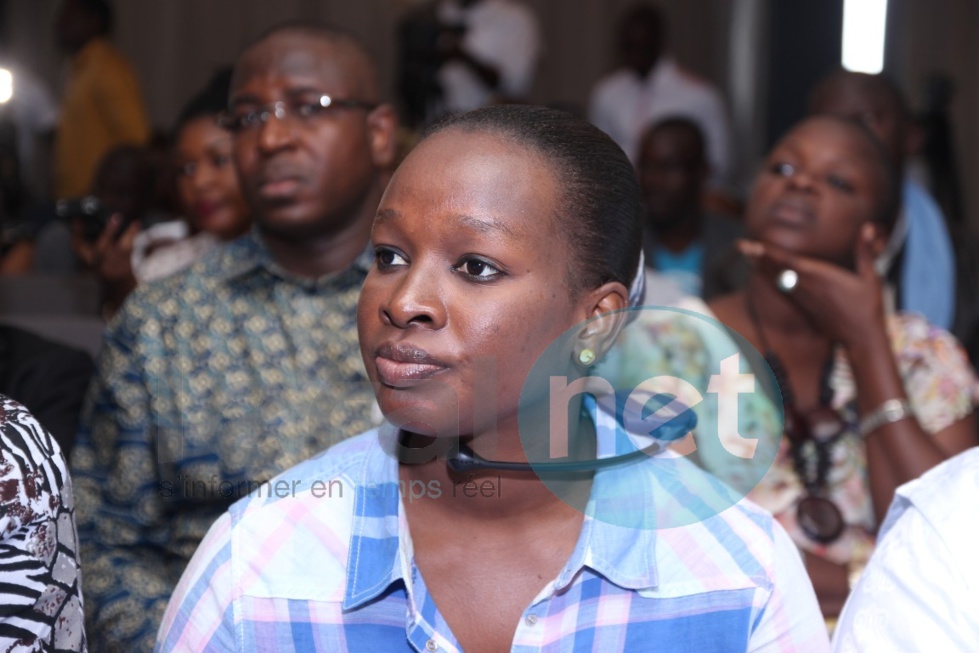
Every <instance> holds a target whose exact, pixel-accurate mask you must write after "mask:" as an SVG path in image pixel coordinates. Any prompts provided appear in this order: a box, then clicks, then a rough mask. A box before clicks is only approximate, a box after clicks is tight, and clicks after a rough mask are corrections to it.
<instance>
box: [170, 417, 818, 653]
mask: <svg viewBox="0 0 979 653" xmlns="http://www.w3.org/2000/svg"><path fill="white" fill-rule="evenodd" d="M394 438H396V433H395V429H393V428H392V427H390V426H385V427H383V428H382V429H381V430H380V431H377V430H374V431H370V432H368V433H365V434H363V435H361V436H359V437H357V438H354V439H352V440H349V441H346V442H344V443H341V444H339V445H337V446H335V447H334V448H333V449H331V450H330V451H328V452H326V453H325V454H323V455H321V456H318V457H316V458H314V459H312V460H310V461H307V462H306V463H303V464H302V465H299V466H298V467H296V468H295V469H292V470H289V471H288V472H286V473H285V474H283V475H282V476H281V477H279V478H278V479H277V480H276V481H275V482H274V483H271V484H269V485H268V486H266V487H264V488H262V489H260V490H258V491H256V493H255V494H253V495H252V496H250V497H248V498H247V499H244V500H242V501H241V502H239V503H237V504H235V505H234V506H232V508H231V510H230V511H229V512H228V513H227V514H225V515H224V516H223V517H222V518H221V519H220V520H218V522H216V523H215V525H214V527H213V528H212V529H211V531H210V533H209V534H208V536H207V538H205V540H204V542H203V543H202V544H201V547H200V548H199V549H198V551H197V553H196V554H195V556H194V559H193V560H192V561H191V564H190V565H189V567H188V568H187V570H186V572H185V573H184V576H183V578H182V579H181V581H180V584H179V585H178V586H177V589H176V591H175V593H174V596H173V599H172V601H171V603H170V606H169V607H168V610H167V614H166V615H165V617H164V620H163V624H162V626H161V630H160V637H159V645H158V646H159V650H161V651H265V650H275V651H313V650H320V651H385V652H393V651H406V652H407V651H417V652H422V651H429V652H431V651H446V652H455V651H459V650H460V647H459V644H458V642H457V640H456V639H455V637H454V635H453V633H452V631H451V628H450V626H449V624H447V623H446V622H445V620H444V618H443V617H442V615H441V613H440V612H439V609H438V606H436V604H435V602H434V600H433V598H432V596H431V594H429V592H428V589H427V588H426V585H425V579H424V578H423V577H422V576H421V574H420V573H419V571H418V568H417V566H416V565H415V561H414V554H413V549H412V540H411V536H410V533H409V530H408V524H407V521H406V517H405V512H404V504H403V500H404V499H407V497H404V496H403V495H404V490H403V488H399V483H398V464H397V462H396V461H395V459H394V458H393V457H392V456H391V455H389V454H388V453H387V452H388V451H391V449H390V447H391V444H392V442H393V441H394ZM661 455H663V456H670V455H671V454H669V453H667V454H661ZM691 467H692V466H691ZM663 469H664V466H662V465H660V464H659V461H658V460H657V459H653V460H648V459H647V460H642V461H641V462H637V463H633V464H628V465H623V466H621V467H615V468H610V469H607V470H604V471H600V472H598V473H597V474H596V476H595V478H594V482H593V485H592V492H591V496H590V499H589V503H588V507H587V509H586V511H585V519H584V522H583V526H582V530H581V533H580V535H579V539H578V543H577V545H576V548H575V550H574V553H573V554H572V555H571V557H570V559H569V560H568V561H567V563H566V564H565V565H564V567H563V568H562V571H561V572H560V573H559V574H558V576H557V577H556V578H554V579H552V580H551V581H550V582H548V583H546V585H544V587H543V588H542V590H541V592H540V593H539V594H538V596H537V597H536V598H535V599H534V600H533V602H532V603H531V604H530V605H528V606H527V607H526V609H525V610H524V612H523V615H522V617H521V620H520V622H519V623H518V624H517V627H516V631H515V633H514V637H513V642H512V647H511V651H514V652H521V653H529V652H531V651H554V652H557V651H567V652H571V651H602V652H603V653H604V652H608V651H612V652H614V651H645V650H652V649H653V648H655V649H656V650H663V651H681V652H682V651H691V652H694V651H697V652H700V651H712V652H722V653H723V652H725V651H771V652H783V651H806V652H807V653H809V652H819V651H826V650H828V647H829V644H828V640H827V634H826V630H825V626H824V625H823V621H822V617H821V616H820V613H819V608H818V605H817V603H816V599H815V596H814V594H813V590H812V586H811V585H810V582H809V579H808V576H807V575H806V571H805V569H804V567H803V565H802V563H801V560H800V557H799V554H798V552H797V550H796V549H795V547H794V545H793V544H792V543H791V541H790V540H789V538H788V536H787V535H786V534H785V532H784V531H783V530H782V529H781V528H780V527H779V526H778V524H776V523H774V522H773V520H772V518H771V517H770V516H769V515H768V514H767V513H765V512H763V511H761V510H760V509H758V508H756V507H754V506H752V505H750V504H748V503H741V504H738V505H737V506H735V507H733V508H730V509H729V510H726V511H724V512H722V513H721V514H720V515H715V516H713V517H709V518H707V519H704V520H702V521H696V522H694V523H691V524H689V525H686V526H678V527H675V528H669V529H656V528H653V527H652V526H653V524H652V521H651V520H652V519H655V518H658V517H656V516H655V515H654V513H656V512H657V511H662V510H663V509H664V507H668V506H671V505H672V506H674V507H675V504H676V503H677V502H678V501H696V500H697V497H690V496H688V495H685V494H684V489H683V488H682V487H680V485H682V484H674V483H671V482H670V479H664V478H663V477H661V473H660V472H661V470H663ZM503 482H505V479H503V480H502V481H500V483H503ZM442 491H450V490H449V489H448V488H432V487H428V488H426V492H427V493H428V496H429V497H431V498H437V496H436V494H437V493H439V492H442ZM656 496H659V497H660V498H662V500H661V501H660V500H654V499H653V497H656ZM654 505H655V506H656V507H655V509H654V508H653V506H654ZM487 609H490V607H489V606H487Z"/></svg>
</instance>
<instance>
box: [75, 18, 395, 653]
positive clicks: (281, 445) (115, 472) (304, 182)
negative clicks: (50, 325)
mask: <svg viewBox="0 0 979 653" xmlns="http://www.w3.org/2000/svg"><path fill="white" fill-rule="evenodd" d="M221 122H222V125H224V126H225V127H226V128H227V129H228V130H229V132H230V133H231V141H232V148H231V150H232V158H233V160H234V167H235V170H236V171H237V173H238V179H239V182H240V188H241V192H242V194H243V195H244V196H245V198H246V200H247V202H248V205H249V206H250V207H251V209H252V215H253V216H254V219H255V223H256V228H255V229H253V230H250V231H248V232H247V233H245V234H244V235H243V236H242V237H240V238H237V239H235V240H233V241H231V242H229V243H227V244H225V245H223V246H221V247H217V248H214V249H212V250H211V251H209V252H208V253H207V254H206V255H204V257H203V258H202V259H201V260H199V261H197V262H196V263H194V264H193V265H191V266H190V267H188V268H185V269H184V270H181V271H180V272H177V273H175V274H172V275H170V276H168V277H165V278H163V279H159V280H157V281H155V282H152V283H146V284H141V285H140V286H139V287H138V288H137V289H136V291H135V292H134V293H133V294H132V295H131V296H130V297H129V299H128V300H127V301H126V303H125V305H124V306H123V307H122V310H121V311H120V312H119V314H118V315H117V316H116V318H115V319H114V320H112V321H111V322H110V323H109V324H108V326H107V329H106V335H105V341H104V344H103V348H102V352H101V355H100V357H99V361H98V365H97V371H96V375H95V377H94V380H93V382H92V385H91V386H90V389H89V394H88V398H87V401H86V404H85V409H84V410H83V414H82V426H81V428H80V429H79V432H78V440H77V443H76V447H75V453H74V455H73V457H72V476H73V479H74V481H75V488H76V490H75V493H76V497H77V499H78V511H79V512H78V514H79V524H78V525H79V535H80V537H81V542H82V548H83V551H84V552H85V553H84V559H85V564H86V565H87V567H86V570H87V571H88V576H87V578H88V579H91V580H90V581H89V582H88V584H87V585H86V590H85V591H86V597H85V598H86V614H87V620H88V621H87V623H88V631H89V636H90V639H91V641H93V642H98V643H99V645H100V646H102V647H103V648H104V649H106V650H120V651H127V652H134V651H149V650H152V648H153V644H154V637H155V632H156V629H157V626H158V624H159V621H160V619H161V617H162V615H163V611H164V609H165V607H166V602H167V600H168V598H169V597H170V594H171V592H172V591H173V587H174V585H175V584H176V582H177V579H178V578H179V576H180V574H181V572H182V571H183V569H184V567H185V566H186V564H187V562H188V561H189V560H190V557H191V555H192V554H193V553H194V551H195V549H196V548H197V545H198V544H199V542H200V540H201V538H203V536H204V534H205V533H206V532H207V529H208V528H209V527H210V525H211V523H212V522H213V521H214V520H215V519H216V518H217V517H218V516H219V515H220V514H221V513H222V512H223V511H224V510H225V509H226V508H227V507H228V506H229V505H230V504H231V503H232V502H233V501H234V500H235V499H237V498H239V497H241V496H244V495H245V494H246V493H247V492H249V491H250V490H251V489H253V488H254V487H256V486H257V485H259V484H261V483H263V482H265V481H267V480H268V479H270V478H272V477H273V476H274V475H275V474H277V473H279V472H281V471H282V470H284V469H286V468H288V467H290V466H292V465H294V464H296V463H297V462H299V461H301V460H303V459H305V458H307V457H309V456H312V455H313V454H315V453H317V452H319V451H321V450H322V449H324V448H326V447H327V446H329V445H330V444H332V443H333V442H335V441H338V440H339V439H342V438H344V437H346V436H347V435H354V434H356V433H357V432H359V431H361V430H364V429H366V428H369V427H370V425H371V424H373V423H374V418H372V414H373V412H374V406H375V403H374V399H373V391H372V389H371V386H370V384H369V382H368V377H367V374H366V372H365V370H364V364H363V361H362V359H361V356H360V349H359V345H358V341H357V329H356V310H355V309H356V305H357V300H358V297H359V295H360V288H361V285H362V284H363V281H364V278H365V276H366V275H367V271H368V269H369V268H370V266H371V263H372V261H373V259H374V251H373V249H372V248H371V247H369V242H368V241H369V236H370V229H371V224H372V221H373V218H374V214H375V213H376V211H377V204H378V201H379V199H380V197H381V193H382V190H383V187H384V186H383V183H384V179H385V177H384V172H385V171H386V170H388V169H389V168H390V167H391V165H392V162H393V160H394V132H395V129H396V126H397V118H396V116H395V113H394V110H393V108H392V107H391V106H390V105H388V104H386V103H384V102H382V101H381V98H380V89H379V84H378V80H377V71H376V68H375V66H374V63H373V61H372V60H371V58H370V56H369V54H368V53H367V51H366V49H365V48H364V46H363V45H362V44H361V42H360V41H358V40H357V39H356V38H354V37H352V36H351V35H349V34H348V33H346V32H344V31H342V30H339V29H337V28H332V27H316V26H309V25H296V24H290V25H284V26H279V27H276V28H273V29H271V30H270V31H268V32H266V33H265V34H263V35H262V36H261V37H259V38H258V39H257V40H256V41H255V42H253V43H252V44H251V45H250V46H249V47H248V48H247V49H246V50H245V51H244V52H243V53H242V54H241V56H240V57H239V59H238V61H237V63H236V66H235V71H234V75H233V78H232V83H231V93H230V95H229V102H228V109H227V112H226V114H225V115H224V116H223V119H222V121H221ZM188 124H190V123H188ZM185 153H189V150H187V151H186V152H185ZM204 205H205V206H213V203H212V202H211V201H210V200H206V201H205V202H204ZM204 213H208V212H207V211H205V212H204ZM217 215H218V214H217V213H209V214H208V217H211V218H215V217H217Z"/></svg>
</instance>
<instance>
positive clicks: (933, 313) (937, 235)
mask: <svg viewBox="0 0 979 653" xmlns="http://www.w3.org/2000/svg"><path fill="white" fill-rule="evenodd" d="M809 110H810V113H812V114H824V113H828V114H834V115H839V116H846V117H848V118H851V119H853V120H858V121H860V122H862V123H863V124H865V125H866V126H867V128H868V129H869V130H870V131H871V132H873V133H874V135H876V136H877V138H878V139H880V142H881V143H882V144H883V146H884V147H885V149H886V150H887V153H888V155H889V156H890V159H891V164H892V165H893V166H894V168H895V170H896V171H897V174H898V175H899V179H900V182H901V212H900V214H899V216H898V219H897V222H896V223H895V225H894V228H893V229H892V230H891V234H890V239H889V241H888V243H887V247H886V249H885V250H884V252H883V253H882V256H881V261H880V263H879V265H880V266H881V269H882V270H885V271H886V274H887V279H888V281H889V282H890V284H891V286H892V287H893V289H894V294H893V298H892V299H893V301H894V304H895V307H896V308H897V309H899V310H905V311H914V312H917V313H920V314H921V315H923V316H924V317H925V318H926V319H927V320H928V321H929V322H931V323H932V324H934V325H936V326H939V327H941V328H943V329H951V327H952V324H953V320H954V317H955V297H956V278H955V276H956V275H955V269H956V265H955V252H954V250H953V246H952V240H951V238H950V237H949V232H948V225H947V223H946V221H945V216H944V215H943V214H942V210H941V209H940V208H939V206H938V204H937V203H936V202H935V200H934V199H933V198H932V197H931V195H930V194H929V193H928V191H927V190H925V188H924V187H923V186H921V184H919V183H918V182H916V181H914V180H913V179H912V178H911V177H910V176H909V175H907V174H905V172H906V166H905V163H906V161H907V159H908V158H909V157H910V156H911V155H913V154H915V153H916V152H917V150H918V149H919V147H920V143H921V138H922V133H921V131H920V129H919V128H918V126H917V125H916V124H915V123H914V121H913V120H912V117H911V113H910V111H909V110H908V106H907V102H906V101H905V98H904V96H903V94H902V93H901V91H900V90H899V89H898V87H897V86H896V85H895V84H894V83H893V82H892V81H890V80H889V79H888V78H887V77H885V76H883V75H868V74H866V73H855V72H849V71H844V70H839V71H836V72H834V73H831V74H830V75H828V76H826V77H825V78H823V79H822V80H821V81H820V82H819V83H818V84H817V85H816V86H815V88H814V89H813V91H812V94H811V97H810V100H809Z"/></svg>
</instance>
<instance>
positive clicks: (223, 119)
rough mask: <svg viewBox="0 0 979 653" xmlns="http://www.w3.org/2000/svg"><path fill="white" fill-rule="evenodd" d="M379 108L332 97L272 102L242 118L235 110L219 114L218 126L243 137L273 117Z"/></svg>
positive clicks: (309, 116)
mask: <svg viewBox="0 0 979 653" xmlns="http://www.w3.org/2000/svg"><path fill="white" fill-rule="evenodd" d="M378 106H379V105H378V104H377V103H376V102H368V101H367V100H356V99H349V98H335V97H333V96H331V95H326V94H323V95H320V96H319V98H317V100H316V101H315V102H299V101H291V102H290V101H282V100H279V101H278V102H270V103H268V104H262V105H259V106H256V107H254V108H252V109H249V110H248V111H247V112H246V113H244V114H242V115H236V114H235V109H233V108H229V109H225V110H224V111H222V112H221V113H220V114H218V117H217V124H218V126H219V127H221V128H222V129H226V130H228V131H229V132H231V133H232V134H240V133H242V132H246V131H249V130H251V129H253V128H257V127H259V126H261V125H264V124H265V123H267V122H268V121H269V119H270V118H271V117H272V116H275V117H276V118H277V119H279V120H285V119H287V118H289V117H297V118H299V119H300V121H301V122H306V121H309V120H312V119H313V118H316V117H318V116H321V115H325V114H327V113H331V112H333V111H335V110H337V109H364V110H365V111H373V110H374V109H376V108H377V107H378Z"/></svg>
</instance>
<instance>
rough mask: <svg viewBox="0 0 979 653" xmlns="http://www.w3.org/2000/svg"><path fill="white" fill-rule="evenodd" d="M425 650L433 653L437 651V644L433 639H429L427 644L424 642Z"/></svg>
mask: <svg viewBox="0 0 979 653" xmlns="http://www.w3.org/2000/svg"><path fill="white" fill-rule="evenodd" d="M425 650H426V651H433V653H434V651H437V650H439V643H438V642H436V641H435V640H434V639H430V640H428V641H427V642H425Z"/></svg>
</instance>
